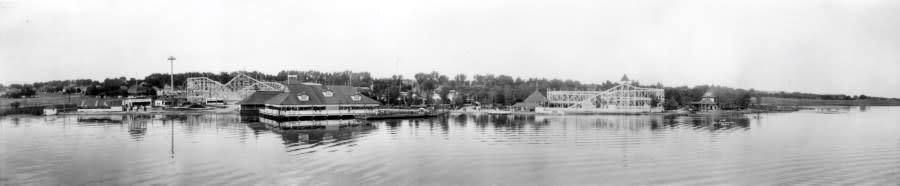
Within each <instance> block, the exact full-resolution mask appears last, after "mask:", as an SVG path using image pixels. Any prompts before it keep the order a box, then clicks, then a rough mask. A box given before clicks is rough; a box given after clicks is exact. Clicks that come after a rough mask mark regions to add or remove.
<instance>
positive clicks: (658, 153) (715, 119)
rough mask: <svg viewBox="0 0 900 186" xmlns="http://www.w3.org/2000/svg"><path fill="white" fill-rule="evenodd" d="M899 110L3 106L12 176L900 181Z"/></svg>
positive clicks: (345, 181) (213, 181)
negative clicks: (314, 124) (280, 110)
mask: <svg viewBox="0 0 900 186" xmlns="http://www.w3.org/2000/svg"><path fill="white" fill-rule="evenodd" d="M898 113H900V108H884V107H871V108H865V109H863V108H860V109H858V110H857V109H850V110H849V111H848V112H847V113H842V114H826V113H819V112H817V111H815V110H804V111H801V112H794V113H776V114H759V115H756V114H754V115H703V116H661V115H641V116H634V115H621V116H618V115H617V116H590V115H572V116H559V115H512V116H496V115H451V116H446V117H437V118H428V119H413V120H384V121H375V122H371V124H370V125H361V126H359V127H343V128H342V127H337V128H333V129H325V130H275V129H273V128H272V126H270V125H269V124H265V123H262V122H259V121H253V120H246V119H245V118H244V117H241V116H237V115H227V114H225V115H215V114H209V115H84V116H52V117H21V118H0V133H2V135H0V144H2V145H3V146H2V148H3V149H2V150H3V152H5V153H0V160H2V161H3V162H0V170H3V171H0V181H2V182H3V184H10V185H61V184H72V185H223V184H236V185H291V184H301V185H429V184H437V185H447V184H449V185H456V184H460V185H598V184H600V185H659V184H675V185H729V184H735V185H779V184H801V185H805V184H811V185H816V184H824V185H831V184H840V185H844V184H846V185H858V184H871V185H889V184H892V183H897V182H900V180H898V178H900V174H898V173H900V167H897V162H900V159H898V157H900V148H898V147H900V138H898V137H897V136H900V126H898V125H897V123H900V117H898V116H900V114H898ZM751 123H753V124H752V126H751ZM60 139H64V140H60ZM84 170H91V171H84ZM686 170H687V171H686Z"/></svg>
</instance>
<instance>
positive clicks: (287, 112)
mask: <svg viewBox="0 0 900 186" xmlns="http://www.w3.org/2000/svg"><path fill="white" fill-rule="evenodd" d="M259 113H260V114H264V115H269V116H330V115H362V114H373V113H376V110H309V111H290V110H275V109H269V108H266V109H261V110H260V111H259Z"/></svg>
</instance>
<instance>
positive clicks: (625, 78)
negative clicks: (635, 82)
mask: <svg viewBox="0 0 900 186" xmlns="http://www.w3.org/2000/svg"><path fill="white" fill-rule="evenodd" d="M620 81H631V80H629V79H628V75H625V74H622V79H621V80H620Z"/></svg>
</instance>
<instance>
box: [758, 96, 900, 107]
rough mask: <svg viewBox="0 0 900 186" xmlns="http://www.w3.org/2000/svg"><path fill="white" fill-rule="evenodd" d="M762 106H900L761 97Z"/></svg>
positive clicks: (873, 101)
mask: <svg viewBox="0 0 900 186" xmlns="http://www.w3.org/2000/svg"><path fill="white" fill-rule="evenodd" d="M761 103H762V104H767V105H780V106H863V105H864V106H900V100H895V99H857V100H822V99H796V98H776V97H763V98H762V99H761Z"/></svg>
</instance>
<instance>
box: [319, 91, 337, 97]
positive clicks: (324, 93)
mask: <svg viewBox="0 0 900 186" xmlns="http://www.w3.org/2000/svg"><path fill="white" fill-rule="evenodd" d="M322 94H323V95H325V97H331V96H334V92H331V91H330V90H326V91H325V92H322Z"/></svg>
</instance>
